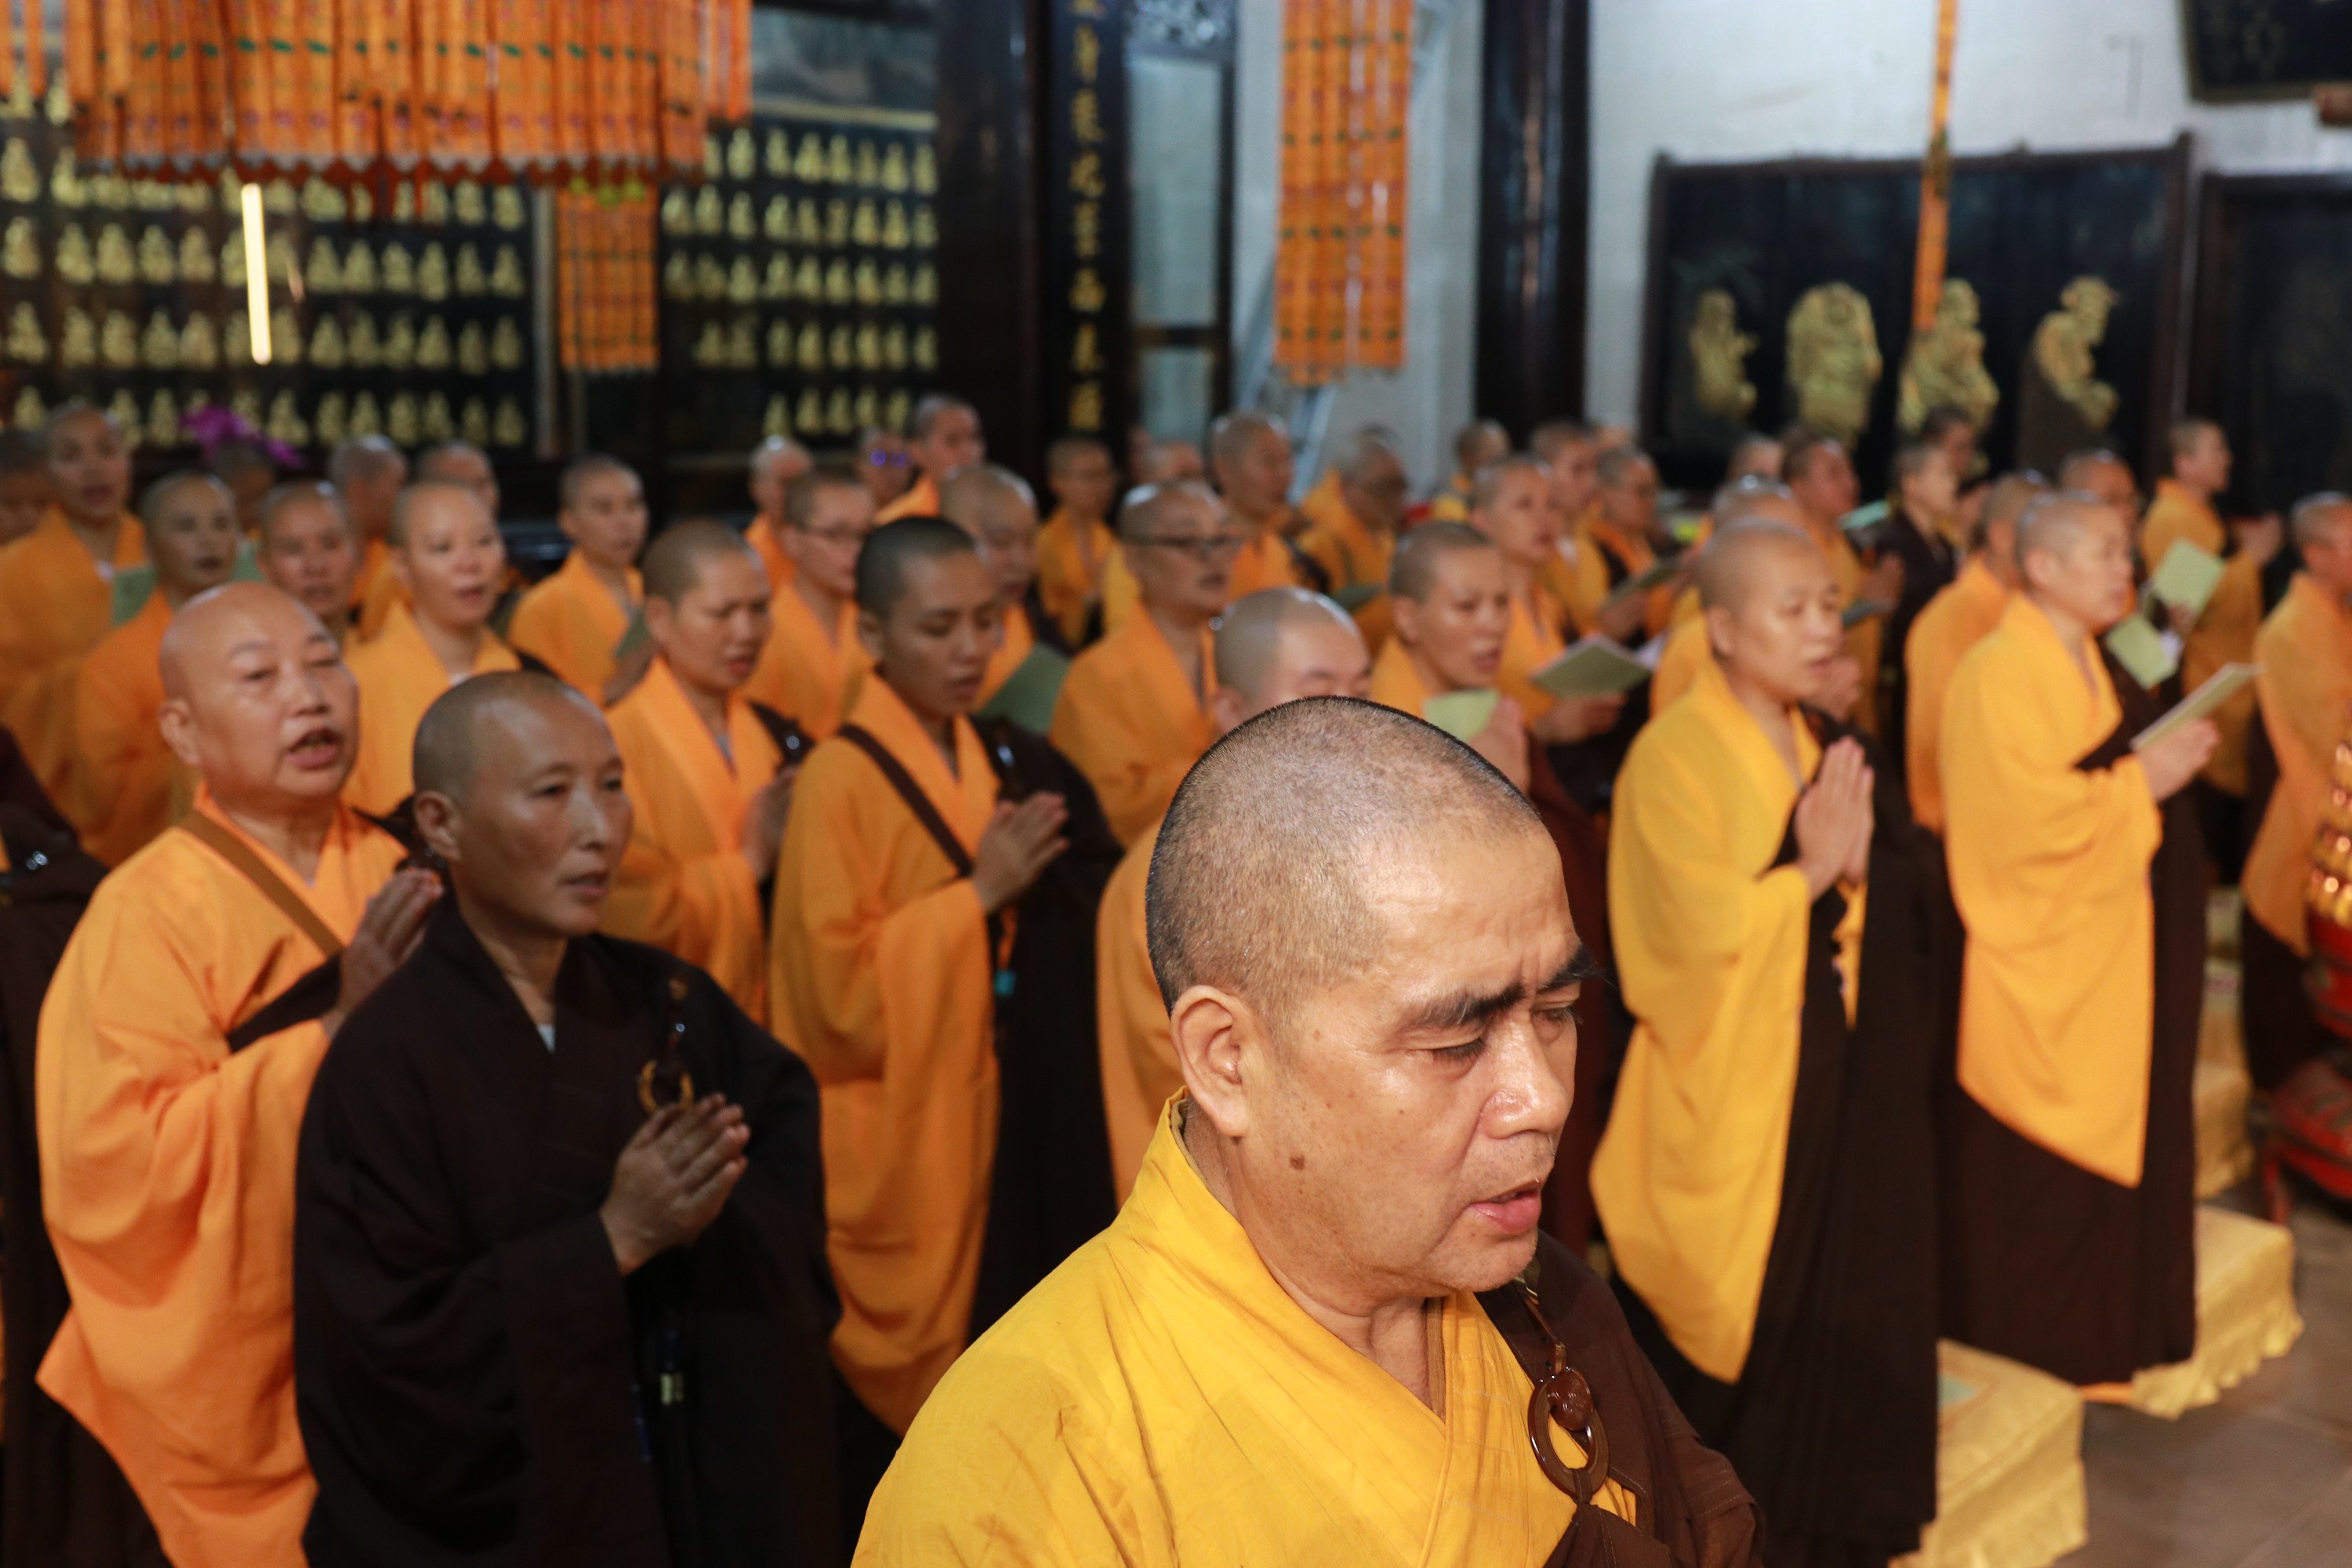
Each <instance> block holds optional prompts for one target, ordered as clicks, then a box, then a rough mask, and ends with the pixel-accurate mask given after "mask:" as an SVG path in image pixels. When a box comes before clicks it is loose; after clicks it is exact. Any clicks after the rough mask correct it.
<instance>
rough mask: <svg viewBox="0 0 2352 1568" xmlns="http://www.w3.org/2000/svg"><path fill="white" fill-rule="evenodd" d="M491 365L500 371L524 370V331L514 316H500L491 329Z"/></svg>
mask: <svg viewBox="0 0 2352 1568" xmlns="http://www.w3.org/2000/svg"><path fill="white" fill-rule="evenodd" d="M490 363H492V364H493V365H495V366H497V367H498V368H499V369H500V370H520V369H521V368H522V329H521V328H520V327H518V326H516V325H515V319H514V318H513V317H512V316H500V317H499V324H498V325H497V326H495V327H493V328H491V329H490Z"/></svg>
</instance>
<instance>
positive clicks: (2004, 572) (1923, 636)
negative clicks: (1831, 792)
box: [1903, 474, 2049, 833]
mask: <svg viewBox="0 0 2352 1568" xmlns="http://www.w3.org/2000/svg"><path fill="white" fill-rule="evenodd" d="M2048 490H2049V487H2048V486H2047V485H2045V484H2043V483H2042V482H2041V480H2039V479H2036V478H2034V477H2033V476H2032V475H2031V474H2003V475H2002V476H2001V477H2000V479H1996V480H1994V481H1993V485H1992V492H1991V493H1990V495H1988V496H1987V497H1986V498H1985V504H1984V510H1982V511H1980V512H1979V513H1978V514H1977V527H1976V537H1975V539H1974V540H1973V541H1972V544H1973V546H1974V548H1972V549H1971V550H1970V551H1969V558H1968V560H1967V561H1966V562H1965V563H1962V564H1961V567H1960V573H1959V575H1958V576H1957V577H1955V578H1953V579H1952V584H1951V586H1949V587H1948V588H1945V589H1942V590H1940V591H1939V592H1938V593H1937V595H1936V596H1935V597H1934V598H1932V599H1930V600H1928V601H1927V608H1926V609H1924V610H1922V611H1920V612H1919V618H1918V619H1917V620H1916V621H1914V622H1913V623H1912V624H1911V637H1910V641H1909V642H1908V644H1907V645H1906V647H1905V648H1904V650H1903V663H1904V673H1905V676H1906V679H1905V682H1904V685H1905V691H1906V697H1905V700H1906V702H1907V703H1908V704H1909V712H1908V715H1907V717H1906V721H1905V724H1904V731H1903V743H1904V746H1905V748H1906V750H1907V751H1908V752H1909V753H1910V760H1909V764H1908V765H1907V766H1906V768H1905V769H1904V770H1903V772H1904V783H1905V784H1906V785H1907V786H1908V788H1909V790H1910V796H1911V815H1912V816H1915V817H1916V818H1917V819H1918V822H1919V825H1920V826H1922V827H1925V828H1927V830H1928V831H1929V832H1931V833H1941V832H1942V831H1943V830H1944V764H1943V745H1944V699H1945V696H1946V694H1947V693H1948V692H1949V691H1950V689H1951V686H1952V672H1953V671H1955V670H1957V669H1958V668H1959V667H1960V660H1961V659H1962V658H1966V657H1967V655H1968V651H1969V649H1970V648H1972V647H1976V646H1977V644H1979V643H1980V642H1982V641H1984V639H1985V638H1987V637H1990V636H1991V635H1992V632H1993V628H1994V627H1995V626H1999V625H2000V618H2001V616H2002V615H2003V614H2005V613H2006V612H2007V611H2008V608H2009V600H2010V595H2012V594H2014V593H2015V592H2016V591H2017V522H2018V519H2020V518H2021V517H2023V516H2024V515H2025V510H2026V508H2028V507H2030V506H2032V504H2033V503H2034V502H2035V501H2037V500H2040V499H2041V498H2042V496H2043V495H2044V494H2046V493H2048Z"/></svg>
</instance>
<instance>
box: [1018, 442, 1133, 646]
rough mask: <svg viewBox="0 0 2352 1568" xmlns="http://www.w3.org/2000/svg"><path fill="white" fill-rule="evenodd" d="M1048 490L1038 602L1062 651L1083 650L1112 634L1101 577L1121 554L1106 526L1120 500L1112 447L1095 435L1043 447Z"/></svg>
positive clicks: (1041, 534)
mask: <svg viewBox="0 0 2352 1568" xmlns="http://www.w3.org/2000/svg"><path fill="white" fill-rule="evenodd" d="M1045 488H1046V489H1049V490H1051V491H1053V493H1054V515H1053V516H1051V517H1049V518H1047V519H1046V520H1045V526H1044V527H1043V528H1040V529H1039V530H1038V531H1037V597H1038V600H1039V602H1040V603H1042V604H1043V605H1045V613H1046V614H1047V615H1049V616H1053V617H1054V623H1055V625H1056V626H1059V627H1061V629H1062V643H1063V646H1064V647H1072V648H1078V647H1085V646H1086V645H1087V644H1088V643H1090V642H1093V641H1094V640H1096V638H1097V637H1100V636H1101V635H1102V634H1103V633H1104V632H1105V631H1107V630H1108V629H1109V628H1108V622H1107V620H1106V619H1105V618H1104V616H1105V610H1106V606H1105V605H1104V604H1103V574H1104V572H1105V571H1106V570H1107V569H1108V567H1109V565H1110V562H1111V557H1112V556H1113V555H1115V554H1117V553H1118V535H1116V534H1115V533H1113V532H1112V531H1111V527H1110V522H1109V521H1108V519H1109V517H1110V509H1111V503H1112V501H1114V500H1117V499H1118V469H1117V468H1113V467H1112V466H1111V459H1110V448H1109V447H1107V446H1105V445H1104V444H1103V443H1102V442H1100V441H1098V440H1097V439H1096V438H1095V437H1092V436H1065V437H1062V438H1061V439H1060V440H1058V441H1055V443H1054V444H1053V445H1052V446H1050V447H1046V448H1045Z"/></svg>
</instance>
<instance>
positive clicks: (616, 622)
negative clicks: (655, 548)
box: [507, 453, 650, 706]
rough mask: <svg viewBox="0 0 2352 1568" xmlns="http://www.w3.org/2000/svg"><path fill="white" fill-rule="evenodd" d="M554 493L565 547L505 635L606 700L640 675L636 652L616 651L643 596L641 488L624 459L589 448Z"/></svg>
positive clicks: (643, 500)
mask: <svg viewBox="0 0 2352 1568" xmlns="http://www.w3.org/2000/svg"><path fill="white" fill-rule="evenodd" d="M555 494H556V506H557V510H556V514H555V521H556V526H557V527H559V528H561V529H562V531H563V537H564V538H566V539H568V540H570V541H571V542H572V549H571V552H569V553H568V554H566V555H565V556H564V558H563V564H562V565H561V566H559V567H557V568H556V569H555V571H554V573H553V574H551V575H550V576H548V577H547V578H545V579H544V580H542V581H541V582H540V583H537V584H533V585H532V587H531V588H530V591H529V592H528V593H526V594H524V595H523V596H522V599H521V601H520V603H518V604H517V605H515V611H514V618H513V619H512V620H510V621H509V622H508V623H507V638H508V640H509V642H510V643H512V644H513V645H514V647H515V648H516V649H517V651H519V652H521V653H527V654H530V656H531V657H532V658H536V659H538V660H539V661H540V663H541V664H543V665H545V666H547V668H549V669H551V670H552V671H553V672H554V673H555V676H556V678H557V679H561V680H566V681H569V682H571V683H572V687H573V688H574V689H577V690H580V691H583V692H585V693H587V694H588V696H589V697H591V698H592V699H593V700H596V701H597V702H599V703H603V704H604V705H606V706H610V705H611V704H612V703H614V702H617V701H619V700H620V699H621V695H622V694H623V693H624V692H625V691H627V690H628V689H629V688H630V687H632V686H634V685H635V684H636V681H637V678H638V677H639V676H641V675H643V674H644V673H645V661H644V659H643V658H635V657H632V658H626V659H624V658H621V657H620V654H619V650H620V646H621V640H622V638H624V637H626V636H627V635H628V631H629V623H630V622H631V620H633V619H634V618H635V616H636V613H637V605H639V603H640V602H641V601H643V599H644V598H645V584H644V582H643V580H642V579H640V578H639V577H638V575H637V555H638V553H639V552H641V551H643V550H644V549H645V547H646V526H647V522H648V519H647V516H646V487H645V484H644V482H643V481H642V480H640V479H638V478H637V471H636V470H635V468H631V467H629V465H628V464H626V463H624V462H622V461H621V460H620V459H619V458H607V457H603V456H601V455H598V454H594V453H591V454H590V455H589V456H587V457H584V458H574V459H573V460H572V463H571V464H569V465H568V466H567V467H566V468H564V470H563V473H562V476H561V477H560V478H559V479H557V480H556V487H555ZM647 657H650V655H648V656H647Z"/></svg>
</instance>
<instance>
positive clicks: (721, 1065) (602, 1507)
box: [293, 525, 842, 1568]
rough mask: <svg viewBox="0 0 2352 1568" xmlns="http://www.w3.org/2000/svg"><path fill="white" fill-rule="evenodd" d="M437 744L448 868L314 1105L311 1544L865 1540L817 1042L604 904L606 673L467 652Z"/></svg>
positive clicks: (338, 1046)
mask: <svg viewBox="0 0 2352 1568" xmlns="http://www.w3.org/2000/svg"><path fill="white" fill-rule="evenodd" d="M713 526H715V525H713ZM719 531H721V532H724V533H726V534H727V535H728V538H729V541H730V544H733V545H734V547H735V548H738V549H740V543H736V542H735V539H734V535H733V533H732V531H729V530H725V529H720V530H719ZM747 565H748V566H749V567H750V569H751V571H752V572H754V573H755V574H756V572H757V570H758V567H757V564H756V563H749V562H747ZM415 772H416V784H417V798H416V818H417V825H418V827H419V829H420V831H421V832H422V833H423V835H424V837H425V842H426V843H427V844H428V845H429V846H430V847H431V848H432V850H433V852H434V853H435V854H436V856H437V857H438V858H439V859H440V860H441V862H442V863H443V864H444V865H446V867H447V868H448V873H447V874H448V881H449V896H448V897H447V898H446V899H445V900H443V901H442V903H441V906H440V908H439V910H437V911H436V914H435V916H434V918H433V920H432V921H431V923H430V925H429V926H428V927H427V929H426V931H425V937H424V940H423V942H422V943H421V944H420V945H419V947H418V948H417V951H416V952H415V956H414V957H412V958H411V959H410V960H409V961H408V962H407V963H404V964H403V965H402V966H401V968H400V970H399V971H398V973H395V974H394V975H393V976H392V978H391V979H390V980H389V981H387V982H386V983H385V984H383V985H382V986H380V987H379V988H378V989H377V990H376V991H375V993H374V994H373V995H371V996H369V997H368V998H367V1000H366V1002H365V1003H364V1004H362V1005H361V1006H359V1007H358V1008H357V1009H356V1010H355V1012H354V1013H353V1014H352V1017H351V1018H350V1020H349V1022H347V1023H346V1024H345V1025H344V1026H343V1027H342V1029H341V1031H340V1032H339V1033H338V1035H337V1037H336V1040H335V1048H334V1050H333V1051H332V1052H331V1053H330V1054H329V1056H328V1058H327V1059H326V1062H325V1064H324V1065H323V1066H322V1067H321V1068H320V1071H319V1076H318V1080H317V1083H316V1084H315V1086H314V1087H313V1089H312V1091H311V1094H310V1110H309V1114H308V1115H307V1116H305V1117H304V1118H303V1121H302V1135H301V1144H300V1155H299V1166H298V1170H297V1173H296V1184H295V1200H294V1255H293V1271H294V1298H295V1304H296V1305H295V1321H294V1339H293V1352H294V1374H295V1375H294V1384H295V1388H296V1391H297V1404H298V1411H299V1416H300V1420H301V1429H302V1438H303V1442H304V1444H305V1446H306V1447H307V1449H308V1451H309V1454H310V1463H311V1465H312V1467H313V1468H314V1470H315V1471H316V1473H317V1476H318V1499H317V1501H316V1503H315V1504H314V1505H313V1506H312V1508H311V1509H310V1522H309V1526H308V1528H307V1530H305V1531H304V1533H303V1537H302V1544H303V1547H304V1549H305V1551H306V1552H307V1555H308V1559H309V1562H310V1568H338V1565H341V1564H375V1563H430V1562H451V1561H470V1562H507V1563H572V1564H614V1565H623V1564H625V1565H630V1568H635V1565H640V1564H642V1565H645V1568H656V1565H666V1564H669V1563H681V1562H684V1563H743V1564H751V1563H829V1562H838V1561H839V1560H840V1553H841V1551H842V1546H841V1543H840V1542H839V1538H838V1529H839V1527H838V1522H837V1511H838V1508H839V1497H838V1493H837V1490H836V1485H835V1474H834V1450H835V1443H834V1434H833V1414H832V1404H833V1400H832V1387H831V1382H832V1370H831V1368H830V1366H829V1365H828V1364H827V1363H826V1361H825V1353H824V1336H825V1333H826V1331H828V1330H829V1328H830V1327H831V1326H832V1323H833V1321H834V1318H835V1313H836V1310H837V1309H836V1307H835V1298H834V1293H833V1288H832V1282H831V1280H830V1279H829V1278H828V1277H827V1274H826V1270H825V1266H824V1253H823V1250H822V1246H823V1239H824V1181H823V1171H822V1167H821V1165H820V1163H819V1156H818V1133H817V1093H816V1086H815V1084H814V1082H813V1081H812V1080H811V1079H810V1077H809V1072H808V1068H806V1067H804V1066H803V1064H802V1063H801V1061H800V1059H799V1058H796V1057H794V1056H793V1055H792V1054H791V1053H790V1052H788V1051H785V1050H783V1049H782V1048H781V1047H779V1046H778V1045H777V1044H776V1042H775V1041H774V1040H773V1039H772V1038H771V1037H769V1036H768V1034H767V1032H766V1031H765V1030H763V1029H762V1028H761V1026H759V1025H757V1024H755V1023H753V1022H752V1021H751V1019H750V1018H748V1017H746V1016H744V1015H743V1013H742V1012H741V1011H740V1009H738V1008H737V1007H736V1006H735V1005H733V1004H732V1003H730V1001H729V1000H728V998H727V996H726V994H725V993H724V992H722V991H721V990H720V989H719V986H718V985H716V984H713V983H712V981H711V979H710V977H709V975H707V974H705V973H702V972H701V971H700V970H698V969H697V968H695V967H694V966H693V965H692V964H689V963H681V962H679V961H678V960H677V959H676V958H674V957H671V956H670V955H668V954H667V953H663V952H657V951H656V950H654V949H652V948H649V947H641V946H639V945H637V944H636V943H635V942H622V941H618V940H615V939H614V938H612V937H609V936H599V935H597V934H596V928H597V922H598V917H599V915H600V913H601V912H602V909H603V905H604V900H605V895H606V893H607V892H608V890H609V889H611V888H612V887H613V886H614V876H615V874H616V872H617V871H618V869H619V863H620V859H621V856H622V846H623V845H624V844H625V843H626V842H627V841H628V839H629V797H628V795H626V794H625V793H624V792H623V791H622V789H621V787H620V786H621V778H622V763H621V757H620V754H619V752H618V751H617V750H616V749H615V747H614V743H613V738H612V736H611V734H610V733H609V732H608V731H606V729H605V727H604V721H602V720H601V719H600V718H599V716H598V714H597V712H596V709H595V706H594V704H593V703H592V702H591V701H589V700H587V699H586V698H584V697H583V696H582V695H581V694H580V693H579V692H578V691H577V690H575V689H572V688H569V687H566V686H564V685H563V684H562V683H560V682H558V681H557V680H555V679H552V678H551V677H549V676H546V675H541V674H538V673H536V672H520V673H515V674H505V675H493V676H488V677H485V678H484V679H480V680H476V681H468V682H467V684H465V685H464V686H461V687H458V688H457V689H455V690H454V691H451V692H450V693H448V694H447V695H446V696H444V697H443V698H441V699H440V700H438V701H436V703H435V704H434V705H433V707H432V709H431V710H429V711H428V712H427V713H426V714H425V721H424V722H423V723H422V724H420V725H419V726H418V728H417V732H416V763H415ZM649 1106H650V1107H655V1108H656V1109H653V1110H651V1112H650V1114H648V1110H647V1108H648V1107H649Z"/></svg>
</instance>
